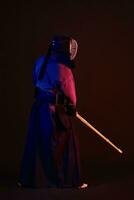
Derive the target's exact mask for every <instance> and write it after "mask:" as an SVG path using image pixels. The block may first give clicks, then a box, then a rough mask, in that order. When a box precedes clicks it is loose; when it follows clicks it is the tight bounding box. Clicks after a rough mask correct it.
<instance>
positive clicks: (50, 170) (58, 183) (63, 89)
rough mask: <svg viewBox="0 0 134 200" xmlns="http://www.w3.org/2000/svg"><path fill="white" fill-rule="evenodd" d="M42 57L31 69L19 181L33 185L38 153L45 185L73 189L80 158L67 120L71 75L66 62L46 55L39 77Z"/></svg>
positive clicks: (73, 95)
mask: <svg viewBox="0 0 134 200" xmlns="http://www.w3.org/2000/svg"><path fill="white" fill-rule="evenodd" d="M44 60H45V57H44V56H42V57H40V58H39V59H38V61H37V62H36V65H35V67H34V70H33V79H34V86H35V88H36V95H35V101H34V103H33V105H32V109H31V114H30V119H29V127H28V133H27V138H26V145H25V149H24V156H23V159H22V165H21V173H20V179H19V181H20V183H21V185H22V186H24V187H36V176H35V174H36V173H35V172H36V155H37V154H38V156H39V158H40V161H41V164H42V167H43V172H44V176H45V178H46V179H47V185H46V187H60V188H64V187H67V188H68V187H69V188H75V187H78V186H79V185H80V160H79V148H78V145H77V137H76V135H75V132H74V131H73V127H72V121H71V118H72V115H73V113H74V110H75V108H76V91H75V82H74V77H73V73H72V70H71V69H70V67H68V66H67V64H66V62H65V63H64V62H62V59H61V61H57V59H56V58H55V57H54V56H50V58H49V59H48V62H47V65H46V69H45V73H44V76H43V78H42V79H41V80H39V79H38V76H39V72H40V69H41V66H42V64H43V62H44ZM70 108H71V109H70ZM72 108H73V109H72ZM74 115H75V114H74Z"/></svg>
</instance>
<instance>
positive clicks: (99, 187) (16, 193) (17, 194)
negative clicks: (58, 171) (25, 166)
mask: <svg viewBox="0 0 134 200" xmlns="http://www.w3.org/2000/svg"><path fill="white" fill-rule="evenodd" d="M9 199H12V200H45V199H46V200H60V199H64V200H75V199H82V200H85V199H89V200H94V199H95V200H101V199H102V200H106V199H107V200H116V199H117V200H130V199H131V200H134V174H133V173H132V172H128V173H126V174H119V175H117V174H116V176H111V177H103V176H101V177H98V178H96V179H95V180H94V181H92V183H91V184H90V185H89V188H88V189H86V190H77V189H45V188H38V189H19V188H17V187H16V185H15V181H14V180H10V181H9V180H6V179H5V180H3V185H2V183H1V186H0V200H9Z"/></svg>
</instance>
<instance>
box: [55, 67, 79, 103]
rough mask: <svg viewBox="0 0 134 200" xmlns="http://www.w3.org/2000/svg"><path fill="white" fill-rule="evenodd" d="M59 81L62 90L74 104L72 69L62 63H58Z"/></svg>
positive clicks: (75, 99) (74, 92) (74, 91)
mask: <svg viewBox="0 0 134 200" xmlns="http://www.w3.org/2000/svg"><path fill="white" fill-rule="evenodd" d="M59 81H60V87H61V90H62V92H63V93H64V95H65V96H66V97H68V98H69V100H70V102H71V103H72V104H73V105H74V106H76V101H77V98H76V89H75V82H74V77H73V74H72V71H71V69H70V68H68V67H66V66H65V65H63V64H60V65H59Z"/></svg>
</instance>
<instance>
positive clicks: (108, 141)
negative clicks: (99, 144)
mask: <svg viewBox="0 0 134 200" xmlns="http://www.w3.org/2000/svg"><path fill="white" fill-rule="evenodd" d="M76 117H77V118H78V119H79V120H80V121H82V122H83V123H84V124H85V125H87V126H88V127H89V128H91V129H92V130H93V131H94V132H95V133H97V135H99V136H100V137H101V138H103V140H105V141H106V142H107V143H109V144H110V145H111V146H112V147H113V148H114V149H116V150H117V151H118V152H119V153H121V154H122V153H123V151H122V150H121V149H119V148H118V147H117V146H115V145H114V144H113V143H112V142H111V141H110V140H109V139H108V138H106V137H105V136H104V135H103V134H101V133H100V132H99V131H98V130H97V129H96V128H94V127H93V126H92V125H91V124H90V123H89V122H87V121H86V120H85V119H84V118H83V117H81V116H80V115H79V113H78V112H76Z"/></svg>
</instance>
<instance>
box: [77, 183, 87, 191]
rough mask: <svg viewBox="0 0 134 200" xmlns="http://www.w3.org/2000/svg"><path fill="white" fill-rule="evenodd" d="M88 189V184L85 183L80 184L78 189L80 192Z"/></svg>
mask: <svg viewBox="0 0 134 200" xmlns="http://www.w3.org/2000/svg"><path fill="white" fill-rule="evenodd" d="M87 188H88V184H87V183H82V184H81V185H80V186H79V187H78V189H80V190H82V189H87Z"/></svg>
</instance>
